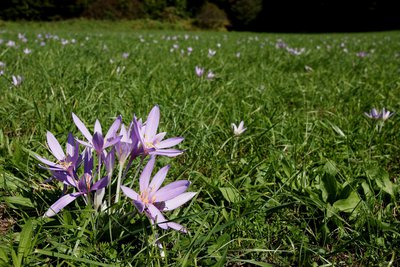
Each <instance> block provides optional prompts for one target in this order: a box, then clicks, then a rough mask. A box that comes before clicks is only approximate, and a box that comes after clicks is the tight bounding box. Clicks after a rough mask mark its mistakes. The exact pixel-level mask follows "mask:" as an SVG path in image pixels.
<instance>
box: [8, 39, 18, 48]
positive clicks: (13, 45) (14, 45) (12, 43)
mask: <svg viewBox="0 0 400 267" xmlns="http://www.w3.org/2000/svg"><path fill="white" fill-rule="evenodd" d="M6 46H8V47H16V44H15V42H14V41H11V40H9V41H8V42H7V43H6Z"/></svg>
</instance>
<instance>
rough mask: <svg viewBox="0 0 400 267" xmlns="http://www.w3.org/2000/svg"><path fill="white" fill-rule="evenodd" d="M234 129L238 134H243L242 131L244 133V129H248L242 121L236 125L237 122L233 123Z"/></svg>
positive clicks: (234, 132) (235, 133)
mask: <svg viewBox="0 0 400 267" xmlns="http://www.w3.org/2000/svg"><path fill="white" fill-rule="evenodd" d="M232 129H233V134H234V135H236V136H239V135H241V134H242V133H244V131H246V128H244V122H243V121H241V122H240V123H239V126H236V124H234V123H232Z"/></svg>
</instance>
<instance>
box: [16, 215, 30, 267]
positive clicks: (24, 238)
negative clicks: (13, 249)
mask: <svg viewBox="0 0 400 267" xmlns="http://www.w3.org/2000/svg"><path fill="white" fill-rule="evenodd" d="M32 236H33V223H32V219H29V220H28V221H27V222H26V223H25V225H24V227H23V228H22V231H21V233H20V238H19V246H18V261H19V262H22V259H23V258H26V257H27V256H28V255H30V254H31V250H32Z"/></svg>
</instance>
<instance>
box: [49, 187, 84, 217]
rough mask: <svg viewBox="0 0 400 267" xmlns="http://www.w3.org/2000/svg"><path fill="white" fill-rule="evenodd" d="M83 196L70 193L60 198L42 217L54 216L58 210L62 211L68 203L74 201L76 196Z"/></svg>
mask: <svg viewBox="0 0 400 267" xmlns="http://www.w3.org/2000/svg"><path fill="white" fill-rule="evenodd" d="M80 195H83V193H82V192H77V193H72V194H68V195H65V196H62V197H61V198H60V199H59V200H57V201H56V202H55V203H54V204H53V205H51V206H50V208H49V209H48V210H47V211H46V213H45V214H44V217H52V216H54V215H56V214H57V213H58V212H59V211H60V210H62V209H63V208H64V207H65V206H67V205H68V204H69V203H71V202H72V201H74V200H75V199H76V198H77V197H78V196H80Z"/></svg>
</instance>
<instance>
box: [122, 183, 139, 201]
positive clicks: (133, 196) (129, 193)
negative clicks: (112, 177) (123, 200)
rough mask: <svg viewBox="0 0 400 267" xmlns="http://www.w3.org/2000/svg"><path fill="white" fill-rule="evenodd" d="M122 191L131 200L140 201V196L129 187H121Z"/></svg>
mask: <svg viewBox="0 0 400 267" xmlns="http://www.w3.org/2000/svg"><path fill="white" fill-rule="evenodd" d="M121 190H122V192H123V193H124V195H125V196H127V197H129V198H130V199H133V200H138V199H139V194H138V193H136V192H135V191H133V190H132V189H130V188H129V187H127V186H124V185H121Z"/></svg>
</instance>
